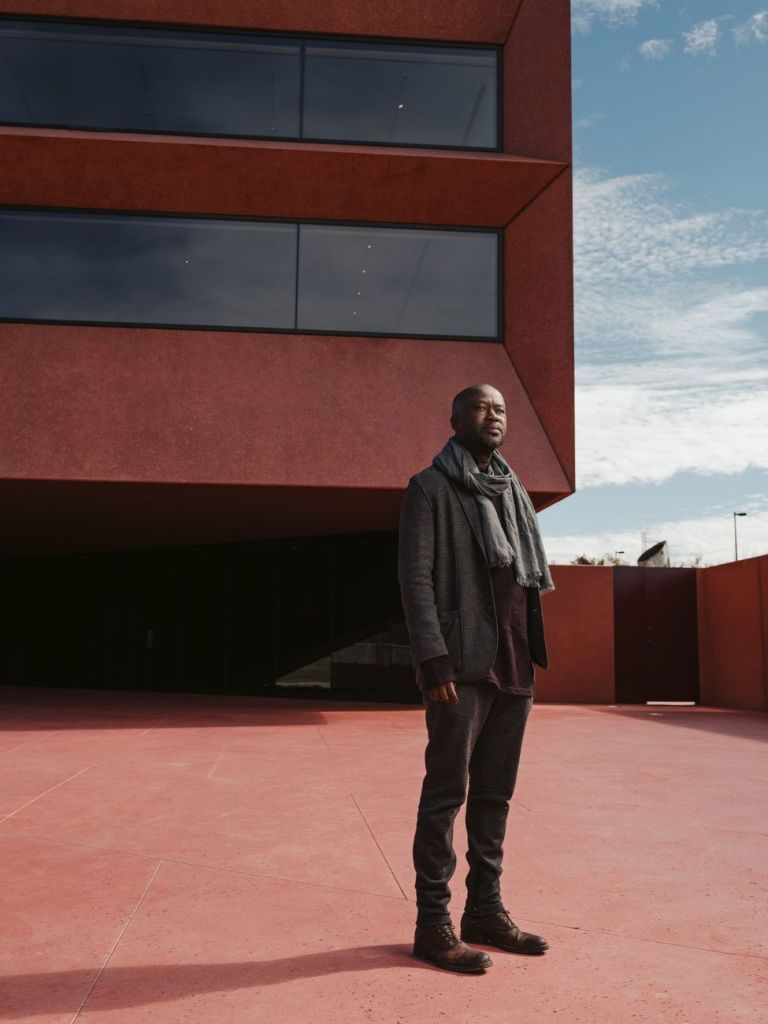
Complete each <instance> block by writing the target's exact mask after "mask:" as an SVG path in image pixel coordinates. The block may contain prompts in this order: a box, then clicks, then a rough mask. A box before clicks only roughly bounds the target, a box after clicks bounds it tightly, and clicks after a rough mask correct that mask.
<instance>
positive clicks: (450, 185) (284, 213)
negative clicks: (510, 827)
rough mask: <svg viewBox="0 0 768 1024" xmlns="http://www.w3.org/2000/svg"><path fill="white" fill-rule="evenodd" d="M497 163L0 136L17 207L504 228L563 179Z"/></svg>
mask: <svg viewBox="0 0 768 1024" xmlns="http://www.w3.org/2000/svg"><path fill="white" fill-rule="evenodd" d="M565 166H566V165H565V164H562V163H559V162H556V161H549V160H531V159H526V158H524V157H515V156H510V155H509V154H507V153H480V152H463V151H456V150H436V149H403V148H395V147H386V146H339V145H331V144H317V143H306V142H262V141H254V140H249V139H210V138H192V137H189V136H168V135H139V134H131V133H117V132H82V131H65V130H62V129H38V128H8V127H5V128H0V195H1V196H4V197H6V199H5V201H6V202H13V203H14V204H19V205H23V206H60V207H69V208H98V209H109V210H141V211H158V212H161V211H164V212H167V213H177V212H184V213H206V214H218V215H222V216H224V215H229V216H233V215H235V216H244V217H248V216H250V217H276V218H280V217H284V218H289V219H304V218H307V219H309V218H314V219H317V220H344V221H382V222H388V221H390V222H397V223H403V224H442V225H446V226H451V225H467V226H472V227H503V226H504V225H505V224H507V223H508V222H509V221H510V220H511V219H512V218H513V217H515V216H516V215H517V214H518V213H519V212H520V211H521V210H522V209H523V208H524V207H525V206H527V205H528V204H529V203H530V202H531V201H532V200H533V199H534V198H535V197H536V196H537V195H538V194H539V193H540V192H542V191H543V190H544V189H545V188H546V187H547V186H548V185H549V184H550V183H551V182H552V181H553V180H554V179H555V178H556V177H557V176H558V175H559V174H560V173H561V172H562V171H563V169H564V168H565Z"/></svg>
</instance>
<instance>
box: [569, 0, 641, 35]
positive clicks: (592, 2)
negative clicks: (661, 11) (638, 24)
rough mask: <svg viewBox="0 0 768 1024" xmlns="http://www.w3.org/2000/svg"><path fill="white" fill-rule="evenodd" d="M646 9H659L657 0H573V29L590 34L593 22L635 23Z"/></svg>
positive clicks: (610, 23)
mask: <svg viewBox="0 0 768 1024" xmlns="http://www.w3.org/2000/svg"><path fill="white" fill-rule="evenodd" d="M644 7H658V3H657V0H573V4H572V21H573V27H574V28H575V29H577V31H579V32H589V31H590V29H591V28H592V23H593V21H601V22H604V23H605V24H608V25H612V26H616V25H621V24H623V23H625V22H629V21H633V20H634V19H635V17H636V16H637V15H638V14H639V13H640V11H641V10H642V9H643V8H644Z"/></svg>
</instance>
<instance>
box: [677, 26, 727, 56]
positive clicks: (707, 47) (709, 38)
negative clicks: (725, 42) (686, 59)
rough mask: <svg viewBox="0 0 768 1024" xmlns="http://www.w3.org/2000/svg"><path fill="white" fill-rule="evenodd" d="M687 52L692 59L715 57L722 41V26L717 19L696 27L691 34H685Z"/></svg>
mask: <svg viewBox="0 0 768 1024" xmlns="http://www.w3.org/2000/svg"><path fill="white" fill-rule="evenodd" d="M683 38H684V39H685V52H686V53H687V54H690V56H692V57H702V56H704V57H714V56H715V54H716V53H717V44H718V42H719V40H720V26H719V24H718V19H717V18H709V19H708V20H707V21H700V22H699V23H698V25H694V26H693V28H692V29H691V30H690V32H683Z"/></svg>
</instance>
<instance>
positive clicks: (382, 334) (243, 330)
mask: <svg viewBox="0 0 768 1024" xmlns="http://www.w3.org/2000/svg"><path fill="white" fill-rule="evenodd" d="M6 211H8V212H14V213H25V212H28V213H59V214H61V213H71V214H79V213H81V214H91V215H93V214H105V215H118V216H120V215H123V216H136V217H154V218H158V219H174V218H179V217H183V218H184V219H186V220H205V221H251V222H255V223H269V224H296V225H298V226H299V227H301V225H302V224H318V225H327V226H330V227H350V228H374V229H375V228H393V229H398V228H402V229H403V230H407V229H412V230H416V231H419V230H420V231H443V232H446V233H448V234H462V233H472V234H477V233H481V234H488V235H495V236H496V282H495V283H496V334H495V336H493V337H491V336H490V335H483V336H482V337H478V336H475V337H464V336H462V335H455V334H454V335H445V334H402V333H388V332H386V331H376V332H374V331H344V330H307V329H300V328H297V327H290V328H279V327H258V326H254V327H239V326H235V327H233V326H217V325H215V324H172V323H150V322H147V321H126V320H117V321H115V320H81V319H61V318H51V317H7V316H2V315H0V323H6V324H7V323H10V324H59V325H70V326H76V327H118V328H120V327H126V328H141V329H146V330H160V331H210V332H216V333H232V332H234V333H237V334H287V335H301V336H305V337H315V336H317V337H330V338H392V339H398V340H409V341H417V342H418V341H457V342H463V343H467V342H470V343H475V342H479V343H480V344H491V345H497V344H500V343H503V341H504V337H505V315H504V314H505V302H504V291H503V289H504V256H505V254H504V228H503V227H502V228H488V227H478V226H476V225H468V224H462V225H445V224H416V223H411V222H409V223H403V222H396V221H349V220H343V221H342V220H329V219H328V218H311V217H299V218H297V217H251V216H248V215H247V214H220V213H187V212H185V211H173V212H170V211H168V210H163V211H158V210H126V209H122V208H112V207H110V208H104V207H84V206H29V205H23V204H15V203H1V204H0V214H2V213H4V212H6ZM300 235H301V232H300V231H299V232H297V245H296V261H295V270H294V274H295V277H294V281H295V301H296V304H297V303H298V294H299V279H298V271H299V251H300V245H299V238H300Z"/></svg>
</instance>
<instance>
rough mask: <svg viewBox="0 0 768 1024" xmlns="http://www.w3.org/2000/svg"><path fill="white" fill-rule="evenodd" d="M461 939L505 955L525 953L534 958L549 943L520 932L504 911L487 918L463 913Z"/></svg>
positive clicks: (538, 937) (543, 950)
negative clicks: (491, 947)
mask: <svg viewBox="0 0 768 1024" xmlns="http://www.w3.org/2000/svg"><path fill="white" fill-rule="evenodd" d="M461 937H462V939H466V940H467V942H479V943H480V945H481V946H495V947H496V948H497V949H503V950H504V951H505V952H507V953H527V954H532V955H534V956H535V955H536V954H538V953H544V952H545V951H546V950H548V949H549V943H548V942H547V940H546V939H544V938H542V937H541V935H532V934H531V933H530V932H521V931H520V929H519V928H518V927H517V925H516V924H515V922H514V921H513V920H512V918H511V917H510V916H509V914H508V913H507V911H506V910H500V911H498V912H497V913H495V914H490V915H489V916H488V917H472V916H471V915H469V914H467V913H466V912H465V913H464V914H463V915H462V918H461Z"/></svg>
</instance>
